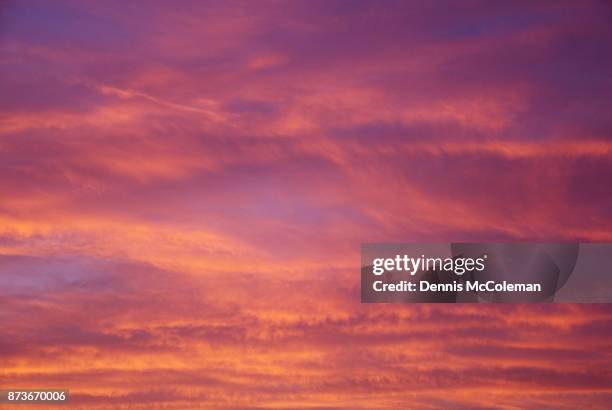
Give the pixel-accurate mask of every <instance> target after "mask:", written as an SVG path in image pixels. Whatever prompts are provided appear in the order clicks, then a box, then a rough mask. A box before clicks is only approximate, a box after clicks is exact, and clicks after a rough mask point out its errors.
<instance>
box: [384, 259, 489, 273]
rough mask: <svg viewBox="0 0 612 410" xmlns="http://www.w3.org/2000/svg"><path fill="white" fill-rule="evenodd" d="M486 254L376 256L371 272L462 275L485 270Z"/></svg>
mask: <svg viewBox="0 0 612 410" xmlns="http://www.w3.org/2000/svg"><path fill="white" fill-rule="evenodd" d="M487 258H488V256H487V254H484V255H482V256H480V257H474V258H463V257H454V258H440V257H437V258H430V257H425V255H421V256H420V257H417V258H413V257H410V256H408V255H395V257H394V258H376V259H374V260H373V263H372V273H373V274H374V275H376V276H380V275H382V274H383V273H385V272H393V271H397V272H406V273H409V274H410V275H413V276H414V275H416V274H417V272H419V271H422V272H429V271H435V272H453V273H454V274H456V275H463V274H464V273H466V272H482V271H484V270H485V261H486V260H487Z"/></svg>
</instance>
